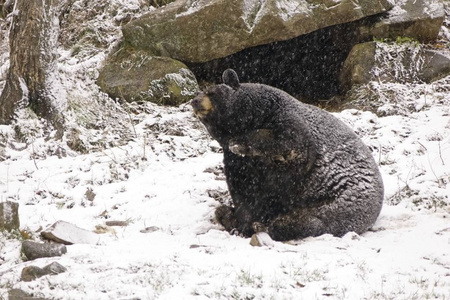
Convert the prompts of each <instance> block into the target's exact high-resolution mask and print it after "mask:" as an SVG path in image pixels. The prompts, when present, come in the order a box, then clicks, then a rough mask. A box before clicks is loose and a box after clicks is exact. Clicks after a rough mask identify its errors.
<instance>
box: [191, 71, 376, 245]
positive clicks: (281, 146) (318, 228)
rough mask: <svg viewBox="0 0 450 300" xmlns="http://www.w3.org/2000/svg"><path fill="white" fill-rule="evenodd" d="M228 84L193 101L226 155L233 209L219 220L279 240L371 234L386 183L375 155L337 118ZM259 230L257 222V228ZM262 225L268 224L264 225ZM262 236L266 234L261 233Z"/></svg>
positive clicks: (264, 89)
mask: <svg viewBox="0 0 450 300" xmlns="http://www.w3.org/2000/svg"><path fill="white" fill-rule="evenodd" d="M223 81H224V84H221V85H217V86H214V87H212V88H210V89H209V90H208V91H206V92H205V94H201V95H199V97H198V98H196V99H194V100H193V107H194V110H196V111H201V109H202V108H203V107H202V103H203V105H204V102H202V101H203V100H204V99H205V97H206V99H207V101H209V102H210V104H211V105H210V106H208V108H209V109H210V110H209V111H208V113H207V114H203V115H201V118H200V119H201V121H202V122H203V123H204V124H205V125H206V127H207V128H208V131H209V132H210V134H211V135H212V136H213V137H214V138H215V139H216V140H217V141H218V142H219V143H220V145H221V146H222V148H223V151H224V165H225V175H226V178H227V184H228V188H229V190H230V194H231V197H232V199H233V204H234V207H233V208H229V207H220V208H219V209H218V210H217V218H218V220H219V222H221V223H222V224H223V225H224V226H225V228H226V229H227V230H233V229H235V228H236V229H237V230H238V231H239V232H240V233H242V234H244V235H246V236H249V235H251V234H253V233H254V232H255V229H254V228H255V227H258V228H259V227H261V225H262V227H263V228H264V227H267V228H268V232H269V234H270V236H271V237H272V238H273V239H275V240H289V239H298V238H304V237H308V236H318V235H322V234H325V233H330V234H333V235H335V236H342V235H344V234H345V233H347V232H350V231H354V232H357V233H363V232H365V231H366V230H367V229H369V228H370V227H371V226H372V225H373V223H374V222H375V220H376V219H377V217H378V215H379V213H380V210H381V206H382V202H383V183H382V179H381V175H380V173H379V170H378V167H377V165H376V163H375V161H374V159H373V157H372V154H371V152H370V151H369V149H368V148H367V146H365V145H364V144H363V142H362V141H361V139H360V138H359V137H357V136H356V134H355V133H354V132H353V131H352V130H351V129H350V128H349V127H348V126H347V125H345V124H344V123H343V122H341V121H340V120H338V119H337V118H336V117H334V116H333V115H331V114H329V113H327V112H325V111H323V110H321V109H319V108H317V107H314V106H311V105H307V104H303V103H301V102H299V101H298V100H296V99H295V98H293V97H291V96H290V95H288V94H287V93H285V92H283V91H281V90H278V89H275V88H273V87H270V86H266V85H262V84H252V83H246V84H240V83H239V79H238V77H237V75H236V73H235V72H234V71H233V70H226V71H225V72H224V74H223ZM255 222H257V223H256V224H255ZM258 223H260V224H258ZM256 230H258V229H256Z"/></svg>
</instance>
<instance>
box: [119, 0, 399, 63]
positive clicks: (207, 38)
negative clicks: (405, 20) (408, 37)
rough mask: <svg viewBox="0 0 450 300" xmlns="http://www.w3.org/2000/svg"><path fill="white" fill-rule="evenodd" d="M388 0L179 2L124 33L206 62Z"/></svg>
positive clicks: (376, 8)
mask: <svg viewBox="0 0 450 300" xmlns="http://www.w3.org/2000/svg"><path fill="white" fill-rule="evenodd" d="M391 7H392V4H391V2H390V1H387V0H377V1H371V0H339V1H329V0H327V1H322V0H321V1H319V0H313V1H311V0H309V1H306V0H299V1H276V0H265V1H259V0H251V1H249V0H246V1H244V0H230V1H223V0H201V1H190V0H179V1H175V2H173V3H171V4H169V5H167V6H165V7H164V8H161V9H158V10H155V11H152V12H150V13H148V14H146V15H143V16H142V17H140V18H137V19H135V20H133V21H131V22H130V23H128V24H127V25H125V26H124V27H123V28H122V32H123V36H124V39H125V41H126V42H127V43H129V44H130V45H131V46H132V47H133V48H136V49H144V50H146V51H149V52H150V53H152V54H153V55H157V56H169V57H172V58H174V59H178V60H181V61H185V62H205V61H209V60H212V59H215V58H220V57H225V56H228V55H230V54H233V53H236V52H238V51H240V50H243V49H245V48H249V47H253V46H257V45H262V44H268V43H272V42H276V41H283V40H288V39H291V38H295V37H297V36H300V35H302V34H306V33H309V32H312V31H315V30H317V29H320V28H324V27H328V26H332V25H336V24H342V23H346V22H351V21H355V20H359V19H362V18H364V17H366V16H370V15H374V14H377V13H381V12H384V11H387V10H388V9H390V8H391Z"/></svg>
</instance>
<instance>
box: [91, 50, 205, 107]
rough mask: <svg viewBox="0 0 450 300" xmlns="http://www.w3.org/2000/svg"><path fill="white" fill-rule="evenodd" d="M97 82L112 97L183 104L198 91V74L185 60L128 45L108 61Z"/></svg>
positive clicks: (129, 100) (130, 100)
mask: <svg viewBox="0 0 450 300" xmlns="http://www.w3.org/2000/svg"><path fill="white" fill-rule="evenodd" d="M97 84H98V85H99V86H100V88H101V89H102V90H103V91H104V92H106V93H107V94H108V95H109V96H110V97H112V98H119V99H123V100H125V101H128V102H132V101H149V102H153V103H156V104H162V105H179V104H181V103H183V102H186V101H188V100H189V99H192V98H193V97H194V96H195V95H196V94H197V91H198V84H197V80H196V79H195V76H194V74H192V72H191V71H190V70H189V69H188V68H187V67H186V65H184V64H183V63H181V62H179V61H177V60H174V59H171V58H168V57H156V56H150V55H148V54H147V53H145V52H143V51H127V50H125V49H123V50H121V51H119V53H118V54H114V55H112V56H111V57H109V59H108V60H107V61H106V62H105V66H104V67H103V69H102V70H101V71H100V74H99V77H98V80H97Z"/></svg>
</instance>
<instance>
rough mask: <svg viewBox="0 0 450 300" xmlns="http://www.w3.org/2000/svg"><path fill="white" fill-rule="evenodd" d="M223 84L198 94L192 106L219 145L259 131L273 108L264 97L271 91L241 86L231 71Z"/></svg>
mask: <svg viewBox="0 0 450 300" xmlns="http://www.w3.org/2000/svg"><path fill="white" fill-rule="evenodd" d="M222 81H223V83H222V84H219V85H215V86H212V87H210V88H208V89H207V90H206V91H203V92H201V93H199V95H198V96H197V97H195V98H194V99H192V100H191V102H190V104H191V105H192V108H193V110H194V113H195V115H196V116H197V117H198V118H199V119H200V121H201V122H202V123H203V124H204V125H205V126H206V128H207V129H208V131H209V133H210V134H211V136H212V137H213V138H214V139H216V140H217V141H218V142H219V143H226V142H227V140H228V139H230V138H232V137H234V136H236V135H239V134H243V133H245V132H246V131H249V130H254V129H258V128H260V127H261V125H262V122H263V120H264V116H265V115H266V114H267V113H268V112H270V111H271V105H270V103H268V102H267V101H265V100H267V99H265V97H264V94H266V93H265V90H266V89H267V88H268V87H266V86H263V85H260V84H250V83H245V84H241V83H240V82H239V78H238V76H237V74H236V72H235V71H234V70H232V69H227V70H225V72H223V75H222Z"/></svg>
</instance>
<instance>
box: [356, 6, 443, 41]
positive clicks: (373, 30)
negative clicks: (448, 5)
mask: <svg viewBox="0 0 450 300" xmlns="http://www.w3.org/2000/svg"><path fill="white" fill-rule="evenodd" d="M444 16H445V10H444V5H443V2H442V0H406V1H399V0H395V6H394V8H393V9H391V10H390V11H389V12H387V13H386V14H384V15H381V16H380V17H379V19H378V20H377V21H376V22H374V23H367V25H364V26H362V27H361V28H360V29H359V31H360V33H361V36H362V39H365V40H366V39H372V37H374V38H377V39H381V38H391V39H394V40H395V39H396V38H397V37H398V36H400V37H410V38H414V39H417V40H419V41H421V42H430V41H433V40H435V39H436V37H437V35H438V33H439V30H440V29H441V26H442V23H443V21H444Z"/></svg>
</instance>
